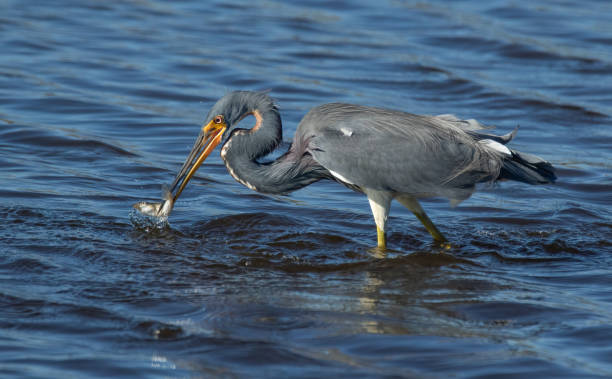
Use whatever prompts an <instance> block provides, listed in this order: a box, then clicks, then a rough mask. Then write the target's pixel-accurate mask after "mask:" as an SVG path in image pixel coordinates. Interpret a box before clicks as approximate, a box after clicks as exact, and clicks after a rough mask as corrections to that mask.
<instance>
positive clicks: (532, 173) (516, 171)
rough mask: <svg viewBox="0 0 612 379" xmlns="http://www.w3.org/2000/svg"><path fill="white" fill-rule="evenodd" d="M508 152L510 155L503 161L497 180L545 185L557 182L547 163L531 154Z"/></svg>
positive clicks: (552, 170)
mask: <svg viewBox="0 0 612 379" xmlns="http://www.w3.org/2000/svg"><path fill="white" fill-rule="evenodd" d="M510 151H511V153H512V155H511V156H509V157H507V158H505V159H504V161H503V164H502V167H501V170H500V173H499V177H498V178H497V180H500V179H508V180H516V181H519V182H523V183H528V184H547V183H554V182H555V180H557V176H556V175H555V168H554V167H553V166H552V165H551V164H550V163H549V162H546V161H545V160H543V159H542V158H540V157H537V156H535V155H533V154H528V153H520V152H518V151H515V150H510Z"/></svg>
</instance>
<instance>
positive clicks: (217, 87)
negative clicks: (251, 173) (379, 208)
mask: <svg viewBox="0 0 612 379" xmlns="http://www.w3.org/2000/svg"><path fill="white" fill-rule="evenodd" d="M0 7H1V8H2V12H0V41H1V42H2V46H3V53H2V55H1V56H0V87H1V88H4V89H6V90H5V91H0V147H1V151H2V154H0V170H1V172H2V174H1V175H0V195H1V196H2V199H3V201H2V202H1V203H0V221H1V223H2V225H3V227H2V228H0V245H1V246H2V249H0V280H1V282H0V283H1V284H0V308H1V309H2V310H3V312H2V316H1V317H0V328H2V333H0V375H1V376H6V377H69V376H76V377H92V376H105V377H108V376H113V377H130V378H132V377H143V376H145V377H168V376H170V377H190V376H204V377H217V376H229V377H233V376H266V377H286V376H292V377H295V376H303V377H320V376H326V377H335V376H355V375H356V376H406V377H415V376H416V377H421V376H425V377H429V376H433V377H437V376H441V377H445V376H449V375H457V376H495V375H503V374H508V375H512V376H519V375H523V374H524V375H529V376H534V375H540V376H546V377H588V376H610V375H612V366H611V365H610V362H612V350H611V348H610V346H609V345H610V344H609V343H608V341H610V340H611V339H612V328H611V327H610V325H612V319H611V313H610V304H612V296H611V295H610V291H609V289H610V287H611V286H612V279H611V278H612V275H611V272H610V269H609V267H611V266H612V261H611V258H610V257H611V255H610V254H609V252H610V251H612V246H611V243H610V238H609V237H610V235H611V233H610V231H611V225H612V223H611V221H610V220H611V218H612V217H611V216H612V214H611V210H610V207H609V205H610V198H609V197H610V196H609V194H610V193H611V192H612V182H611V181H610V162H611V155H610V149H609V146H611V144H612V133H611V130H612V128H610V126H611V123H610V115H612V107H611V105H610V85H611V84H612V83H611V81H610V78H611V77H612V76H611V73H612V54H611V52H612V49H610V45H611V41H612V36H611V32H610V29H609V28H607V27H606V26H607V25H610V24H611V22H612V20H611V15H612V8H610V7H611V6H610V5H609V4H607V3H602V2H597V1H592V2H591V1H589V2H587V3H584V2H582V3H579V4H578V3H576V4H574V3H566V2H546V3H543V2H542V3H540V2H537V1H536V2H530V3H519V4H517V3H514V2H508V1H504V0H495V1H492V2H476V1H461V2H453V3H448V2H438V1H426V2H413V1H399V2H397V1H396V2H377V3H371V2H366V1H355V2H351V3H350V4H348V3H347V4H345V3H343V2H316V1H315V2H300V3H291V4H289V3H287V2H266V3H262V4H259V3H257V4H253V3H247V2H243V1H241V0H236V1H230V2H219V3H214V4H209V3H202V2H197V1H188V0H184V1H177V2H171V3H169V2H158V1H146V2H122V3H92V4H87V3H83V2H75V1H69V0H62V1H61V2H60V3H58V2H54V3H53V4H51V3H50V2H44V1H28V2H20V1H9V2H8V3H5V4H4V5H3V6H0ZM211 9H214V10H215V11H214V12H211ZM237 89H246V90H270V94H271V95H272V96H273V97H274V98H275V99H276V100H277V101H278V103H279V105H280V109H281V115H282V117H283V124H284V128H285V131H284V140H285V143H284V145H283V148H284V149H286V148H287V145H288V143H289V142H290V141H291V139H292V135H293V132H294V131H295V127H296V126H297V123H298V122H299V120H300V119H301V117H302V116H303V115H304V114H305V113H306V112H307V111H308V110H309V109H310V108H312V107H314V106H315V105H318V104H321V103H325V102H332V101H342V102H351V103H359V104H364V105H373V106H384V107H391V108H396V109H402V110H406V111H411V112H415V113H424V114H440V113H453V114H456V115H458V116H460V117H465V118H472V117H473V118H476V119H478V120H480V121H482V122H484V123H485V124H491V125H497V126H498V129H497V131H498V132H500V133H505V132H509V131H511V130H512V129H514V127H515V126H516V125H520V130H519V132H518V135H517V137H516V139H515V140H514V141H513V142H512V144H513V145H512V146H513V147H516V148H517V149H519V150H521V151H527V152H532V153H536V154H539V155H541V156H543V157H545V158H546V159H548V160H550V161H551V162H553V163H554V164H555V166H556V167H558V168H559V172H558V176H559V181H558V183H557V184H556V185H554V186H539V187H532V186H526V185H522V184H520V183H510V182H509V183H502V184H499V185H495V186H484V187H482V188H481V189H480V191H479V192H478V193H476V194H475V195H474V196H473V197H472V198H471V199H470V200H468V201H466V202H465V203H463V204H461V205H460V206H459V207H456V208H451V207H450V206H449V205H448V203H447V202H446V201H443V200H440V199H432V200H428V201H426V202H424V204H423V206H424V208H425V209H426V210H427V212H428V214H429V215H430V217H431V218H432V219H433V221H434V222H435V223H436V224H437V225H438V227H439V228H440V229H441V231H442V232H444V233H445V235H446V236H447V237H448V238H449V239H450V240H451V241H452V242H453V248H452V249H451V250H450V251H440V249H438V248H436V246H434V245H433V244H432V243H431V237H430V236H429V234H428V233H427V232H426V231H425V230H424V229H423V228H422V226H421V225H420V223H419V222H418V221H417V220H416V219H414V216H413V215H412V214H411V213H410V212H408V211H407V210H406V209H404V208H403V207H401V206H400V205H397V204H396V205H394V206H393V209H392V210H391V219H392V220H391V221H390V227H391V230H390V231H389V233H388V245H389V247H390V249H389V250H388V251H386V252H384V253H382V252H380V251H377V250H376V249H375V248H374V246H375V245H376V237H375V236H376V230H375V227H374V223H373V220H372V216H371V214H370V209H369V205H368V203H367V201H366V199H365V198H364V197H363V196H361V195H359V194H356V193H353V192H351V191H349V190H347V189H346V188H344V187H343V186H340V185H337V184H335V183H331V182H321V183H317V184H314V185H312V186H310V187H307V188H305V189H303V190H301V191H299V192H296V193H295V194H293V195H292V196H291V197H282V196H266V195H261V194H258V193H255V192H252V191H251V190H249V189H247V188H246V187H243V186H241V185H240V184H238V183H236V182H235V181H234V180H233V179H232V178H231V176H229V175H228V173H227V171H226V169H225V166H224V165H223V163H222V161H221V159H220V157H219V155H218V153H213V154H212V155H211V156H210V158H209V159H208V160H207V162H206V164H205V165H204V166H203V167H202V168H201V169H200V170H199V172H198V174H197V175H196V176H194V178H193V179H192V181H191V182H190V184H189V186H188V187H187V188H186V189H185V191H184V193H183V194H182V195H181V198H180V200H179V201H178V202H177V204H176V205H175V207H174V210H173V211H172V215H171V217H170V223H169V224H166V223H162V224H163V225H161V224H159V220H158V219H154V220H145V219H137V218H134V216H133V215H132V216H130V213H129V212H130V210H131V209H132V208H131V206H132V204H134V203H135V202H137V201H141V200H142V199H156V198H158V197H159V190H160V186H161V185H162V184H163V183H168V182H169V181H171V179H172V178H173V177H174V175H175V174H176V172H177V170H178V169H179V168H180V165H181V163H182V162H183V161H184V159H185V156H186V154H187V152H188V151H189V148H190V147H191V145H192V143H193V140H194V139H195V137H196V135H197V133H198V131H199V128H200V126H201V125H200V124H201V122H202V120H203V117H204V115H205V114H206V112H207V111H208V107H210V106H211V105H212V104H213V102H214V101H215V100H216V99H217V98H219V97H220V96H222V95H223V94H224V93H226V92H227V91H229V90H237ZM249 123H252V120H248V119H245V120H244V121H243V124H242V125H241V126H244V127H249ZM150 221H153V223H152V224H151V223H150ZM148 222H149V223H148ZM158 226H163V227H158Z"/></svg>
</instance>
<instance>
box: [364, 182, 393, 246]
mask: <svg viewBox="0 0 612 379" xmlns="http://www.w3.org/2000/svg"><path fill="white" fill-rule="evenodd" d="M366 195H367V196H368V200H369V201H370V208H372V215H374V221H375V222H376V236H377V239H378V248H379V249H386V248H387V240H386V236H385V225H386V223H387V217H388V216H389V208H390V207H391V199H392V198H393V196H392V195H391V193H389V192H386V191H372V190H368V191H366Z"/></svg>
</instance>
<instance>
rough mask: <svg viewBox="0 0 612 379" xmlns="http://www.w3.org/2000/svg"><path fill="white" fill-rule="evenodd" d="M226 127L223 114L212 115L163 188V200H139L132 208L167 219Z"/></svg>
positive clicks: (219, 140) (144, 213)
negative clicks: (172, 178) (181, 163)
mask: <svg viewBox="0 0 612 379" xmlns="http://www.w3.org/2000/svg"><path fill="white" fill-rule="evenodd" d="M226 129H227V124H226V123H225V118H224V117H223V115H217V116H215V117H213V118H212V119H211V120H210V121H209V122H208V124H206V125H204V126H203V127H202V131H201V132H200V135H199V136H198V138H197V139H196V141H195V144H194V145H193V148H192V149H191V152H190V153H189V155H188V156H187V159H186V160H185V163H183V167H181V170H180V171H179V173H178V174H177V175H176V178H174V182H173V183H172V186H171V188H170V189H168V188H164V190H163V196H162V200H163V201H162V202H161V203H148V202H146V201H141V202H138V203H136V204H134V205H133V208H134V209H136V210H137V211H138V212H140V213H142V214H143V215H145V216H152V217H157V218H162V217H165V218H166V219H167V218H168V216H169V215H170V212H172V208H173V207H174V202H175V201H176V199H178V197H179V196H180V195H181V192H183V189H184V188H185V186H186V185H187V183H188V182H189V180H190V179H191V178H192V177H193V174H195V172H196V170H197V169H198V168H199V167H200V166H201V165H202V163H203V162H204V160H205V159H206V158H207V157H208V156H209V155H210V153H212V151H213V150H214V149H215V147H217V145H218V144H219V143H220V142H221V138H222V137H223V133H224V132H225V130H226Z"/></svg>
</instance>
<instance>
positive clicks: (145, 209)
mask: <svg viewBox="0 0 612 379" xmlns="http://www.w3.org/2000/svg"><path fill="white" fill-rule="evenodd" d="M162 199H163V201H162V202H160V203H149V202H146V201H140V202H138V203H136V204H134V205H133V206H132V208H133V209H132V210H131V211H130V221H131V222H132V224H133V225H134V226H135V227H136V228H138V229H144V230H145V231H147V232H150V231H152V230H161V229H165V228H167V227H169V226H170V223H169V222H168V216H170V212H172V208H173V207H174V198H173V196H172V192H170V190H169V189H168V187H166V186H164V187H163V188H162Z"/></svg>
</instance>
